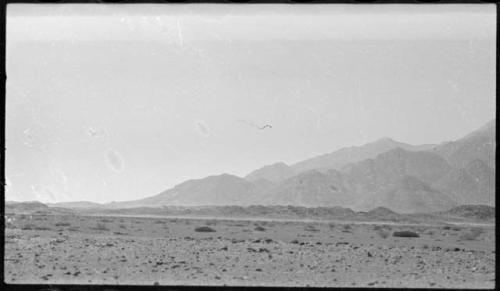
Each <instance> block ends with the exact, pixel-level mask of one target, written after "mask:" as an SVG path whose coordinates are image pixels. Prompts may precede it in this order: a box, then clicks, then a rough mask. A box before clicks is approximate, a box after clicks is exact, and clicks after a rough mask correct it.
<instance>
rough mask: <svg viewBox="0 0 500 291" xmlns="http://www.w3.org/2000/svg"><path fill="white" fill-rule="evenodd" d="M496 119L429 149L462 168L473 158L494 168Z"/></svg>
mask: <svg viewBox="0 0 500 291" xmlns="http://www.w3.org/2000/svg"><path fill="white" fill-rule="evenodd" d="M495 135H496V119H494V120H492V121H490V122H488V123H487V124H486V125H484V126H482V127H480V128H479V129H477V130H475V131H473V132H471V133H469V134H467V135H466V136H464V137H463V138H461V139H458V140H456V141H452V142H446V143H442V144H440V145H438V146H436V147H434V148H432V149H431V151H432V152H435V153H437V154H439V155H440V156H442V157H443V158H445V159H446V160H447V161H448V163H450V165H452V166H454V167H456V168H464V167H465V166H466V165H467V164H469V163H470V162H472V161H473V160H476V159H479V160H481V161H483V162H484V163H485V164H486V165H487V166H488V167H489V168H491V169H493V170H494V169H495V155H496V140H495Z"/></svg>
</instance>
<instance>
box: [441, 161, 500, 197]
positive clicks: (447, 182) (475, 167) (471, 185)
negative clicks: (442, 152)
mask: <svg viewBox="0 0 500 291" xmlns="http://www.w3.org/2000/svg"><path fill="white" fill-rule="evenodd" d="M433 186H434V187H435V188H436V189H438V190H440V191H441V192H444V193H447V194H449V195H450V196H451V197H452V198H453V199H454V200H455V201H457V202H458V203H460V204H486V205H494V204H495V171H494V170H493V169H491V168H490V167H488V166H487V165H486V163H484V162H483V161H482V160H479V159H475V160H472V161H470V162H469V163H468V164H467V165H466V166H465V167H464V168H453V169H452V170H451V171H450V172H448V173H447V174H446V175H445V176H444V177H443V178H441V179H440V180H439V181H437V182H436V183H435V184H434V185H433Z"/></svg>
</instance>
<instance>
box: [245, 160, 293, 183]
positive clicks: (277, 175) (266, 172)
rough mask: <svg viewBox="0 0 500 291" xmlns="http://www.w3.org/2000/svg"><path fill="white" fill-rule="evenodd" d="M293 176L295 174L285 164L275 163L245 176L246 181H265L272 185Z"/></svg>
mask: <svg viewBox="0 0 500 291" xmlns="http://www.w3.org/2000/svg"><path fill="white" fill-rule="evenodd" d="M294 175H295V172H294V171H293V169H292V168H290V167H289V166H288V165H287V164H285V163H281V162H280V163H276V164H272V165H268V166H264V167H262V168H260V169H257V170H255V171H253V172H251V173H250V174H248V175H246V176H245V179H246V180H248V181H252V182H254V181H256V180H259V179H265V180H268V181H271V182H274V183H279V182H281V181H283V180H286V179H288V178H290V177H292V176H294Z"/></svg>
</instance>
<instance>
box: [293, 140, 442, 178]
mask: <svg viewBox="0 0 500 291" xmlns="http://www.w3.org/2000/svg"><path fill="white" fill-rule="evenodd" d="M433 147H434V145H419V146H414V145H410V144H406V143H402V142H398V141H395V140H393V139H390V138H387V137H386V138H381V139H379V140H376V141H374V142H371V143H367V144H365V145H362V146H352V147H346V148H342V149H340V150H337V151H334V152H331V153H328V154H324V155H320V156H317V157H314V158H311V159H308V160H305V161H301V162H298V163H296V164H293V165H292V166H291V167H292V168H293V170H294V171H295V172H297V173H299V172H303V171H307V170H312V169H315V170H326V169H337V170H338V169H341V168H342V167H343V166H345V165H347V164H349V163H355V162H359V161H362V160H365V159H373V158H375V157H376V156H377V155H379V154H381V153H384V152H386V151H389V150H392V149H395V148H402V149H405V150H407V151H422V150H427V149H430V148H433Z"/></svg>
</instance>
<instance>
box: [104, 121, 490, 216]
mask: <svg viewBox="0 0 500 291" xmlns="http://www.w3.org/2000/svg"><path fill="white" fill-rule="evenodd" d="M495 150H496V142H495V122H494V121H492V122H489V123H488V124H486V125H485V126H483V127H481V128H479V129H478V130H476V131H474V132H472V133H470V134H468V135H466V136H464V137H463V138H461V139H459V140H457V141H454V142H448V143H443V144H440V145H438V146H429V145H423V146H411V145H407V144H403V143H399V142H396V141H394V140H391V139H388V138H384V139H380V140H378V141H376V142H373V143H370V144H366V145H364V146H360V147H351V148H344V149H341V150H338V151H335V152H333V153H331V154H326V155H322V156H318V157H315V158H313V159H310V160H306V161H303V162H301V163H297V164H295V165H292V166H288V165H286V164H284V163H276V164H273V165H269V166H265V167H263V168H260V169H257V170H255V171H253V172H252V173H250V174H248V175H247V176H245V178H240V177H237V176H233V175H229V174H223V175H217V176H209V177H206V178H203V179H196V180H189V181H186V182H184V183H181V184H179V185H177V186H175V187H173V188H172V189H168V190H166V191H164V192H162V193H160V194H158V195H155V196H152V197H149V198H145V199H140V200H135V201H127V202H115V203H110V204H106V205H104V207H107V208H132V207H162V206H169V205H170V206H175V205H184V206H199V205H220V206H222V205H237V206H247V205H292V206H300V207H319V206H325V207H334V206H341V207H350V208H352V209H354V210H356V211H358V210H369V209H372V208H374V207H378V206H380V207H387V208H389V209H391V210H392V211H396V212H400V213H417V212H422V213H423V212H435V211H443V210H446V209H449V208H451V207H454V206H457V205H460V204H485V205H494V202H495V179H494V178H495V177H494V175H495V167H494V160H495ZM310 168H311V169H310Z"/></svg>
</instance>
